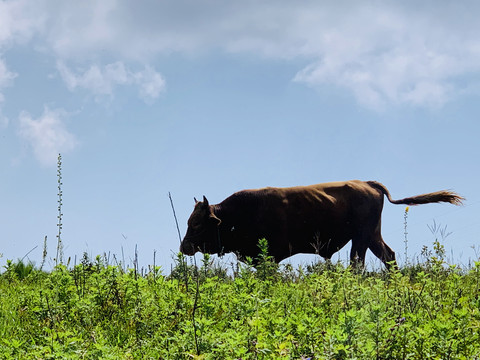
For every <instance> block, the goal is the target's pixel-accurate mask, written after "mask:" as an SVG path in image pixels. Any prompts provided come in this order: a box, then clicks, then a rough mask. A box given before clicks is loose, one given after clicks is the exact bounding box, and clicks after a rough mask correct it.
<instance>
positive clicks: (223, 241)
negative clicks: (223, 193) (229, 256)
mask: <svg viewBox="0 0 480 360" xmlns="http://www.w3.org/2000/svg"><path fill="white" fill-rule="evenodd" d="M212 210H213V213H214V214H215V216H216V217H218V218H219V219H220V220H221V223H220V225H219V227H218V239H217V241H218V242H219V244H220V246H221V247H222V249H223V252H224V253H228V252H232V251H236V250H237V249H235V248H233V247H232V245H233V244H232V241H231V240H232V231H231V224H230V219H229V217H228V214H227V212H226V211H225V210H224V209H223V208H222V206H221V205H220V204H217V205H212Z"/></svg>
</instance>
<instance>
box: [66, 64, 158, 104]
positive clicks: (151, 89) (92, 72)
mask: <svg viewBox="0 0 480 360" xmlns="http://www.w3.org/2000/svg"><path fill="white" fill-rule="evenodd" d="M57 69H58V71H59V73H60V75H61V77H62V79H63V81H64V82H65V84H66V85H67V88H68V89H69V90H70V91H74V90H76V89H78V88H82V89H86V90H89V91H91V92H92V93H93V94H94V95H96V96H97V98H98V97H101V96H108V97H113V93H114V89H115V87H117V86H121V85H136V86H137V87H138V88H139V96H140V97H141V98H142V99H144V100H145V101H146V102H149V101H151V100H154V99H156V98H158V97H159V96H160V93H161V92H163V91H164V89H165V80H164V78H163V76H162V75H161V74H160V73H158V72H156V71H155V70H154V69H153V68H152V67H150V66H146V67H145V68H144V69H143V70H141V71H137V72H134V71H131V70H129V69H128V68H127V67H126V66H125V65H124V64H123V62H120V61H118V62H115V63H112V64H108V65H106V66H104V67H100V66H98V65H91V66H90V68H88V69H87V70H79V71H77V72H74V71H72V70H71V69H70V68H68V67H67V66H66V65H65V63H64V62H62V61H59V62H58V63H57Z"/></svg>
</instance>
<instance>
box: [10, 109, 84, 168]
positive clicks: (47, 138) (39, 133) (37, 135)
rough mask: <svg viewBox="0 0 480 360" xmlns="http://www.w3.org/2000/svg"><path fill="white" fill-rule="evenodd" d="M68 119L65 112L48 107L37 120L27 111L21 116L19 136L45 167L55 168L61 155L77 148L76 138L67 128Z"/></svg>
mask: <svg viewBox="0 0 480 360" xmlns="http://www.w3.org/2000/svg"><path fill="white" fill-rule="evenodd" d="M66 117H67V113H66V112H65V111H64V110H61V109H56V110H51V109H49V108H47V107H46V108H45V109H44V112H43V114H42V115H41V116H40V117H39V118H37V119H34V118H32V116H31V115H30V114H29V113H27V112H25V111H24V112H22V113H21V114H20V116H19V123H20V128H19V135H20V136H21V137H22V138H23V139H24V140H25V141H26V142H27V143H28V144H29V146H30V147H31V149H32V151H33V154H34V155H35V157H36V158H37V160H38V161H39V162H40V163H41V164H42V165H44V166H54V165H55V164H56V160H57V156H58V154H59V153H64V152H69V151H71V150H73V149H74V148H75V147H76V146H77V143H78V142H77V140H76V138H75V136H74V135H73V134H72V133H70V132H69V131H68V130H67V128H66V126H65V121H64V120H65V118H66Z"/></svg>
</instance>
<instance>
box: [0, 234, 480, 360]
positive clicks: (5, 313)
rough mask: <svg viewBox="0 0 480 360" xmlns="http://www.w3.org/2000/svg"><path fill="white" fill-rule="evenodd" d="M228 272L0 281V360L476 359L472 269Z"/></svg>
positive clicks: (476, 282)
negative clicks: (388, 271) (0, 359)
mask: <svg viewBox="0 0 480 360" xmlns="http://www.w3.org/2000/svg"><path fill="white" fill-rule="evenodd" d="M260 246H261V248H262V252H261V255H260V263H259V265H258V266H257V269H256V270H255V269H254V268H253V267H252V266H250V265H248V264H242V263H238V264H233V265H232V266H230V267H229V268H228V269H227V267H226V266H220V265H219V264H218V263H217V262H213V261H212V259H211V258H210V257H209V256H208V255H206V256H204V258H203V260H202V262H201V264H199V266H196V265H195V264H191V263H190V264H189V263H187V261H186V259H185V258H184V257H183V256H182V255H178V258H177V259H176V266H175V267H174V268H173V270H172V271H171V273H170V274H168V275H166V274H163V273H162V270H161V269H160V268H159V267H158V266H150V267H149V268H148V270H147V271H139V269H138V268H137V267H136V266H135V264H134V266H133V267H131V268H125V266H124V264H121V263H119V264H117V263H116V264H111V263H110V262H111V261H110V260H109V259H108V257H107V256H97V257H96V258H95V259H89V257H88V256H87V255H84V257H83V259H82V261H81V263H80V264H77V265H74V266H71V267H67V266H65V265H64V264H58V265H57V266H56V267H55V268H54V269H53V270H52V271H50V272H45V271H42V270H41V269H40V268H37V267H35V266H33V265H32V264H24V263H23V262H22V261H17V262H12V261H9V262H8V263H7V265H6V268H5V269H4V271H3V273H2V274H1V275H0V339H1V340H0V358H2V359H478V358H480V336H479V334H480V297H479V295H480V262H475V263H474V264H472V265H471V266H469V268H467V269H462V268H459V267H457V266H454V265H447V264H446V263H445V260H444V256H443V255H444V254H443V253H442V247H441V244H439V243H438V242H437V244H436V245H434V247H433V249H432V250H428V249H427V251H426V252H425V253H424V255H425V256H427V255H428V258H426V259H425V261H423V262H421V263H418V264H415V265H408V266H405V267H403V268H401V269H397V270H394V271H392V272H390V273H387V272H384V271H380V270H377V271H370V272H367V271H353V270H352V269H351V268H350V267H345V266H344V265H342V264H341V263H338V264H331V263H325V262H319V263H317V264H312V265H309V266H304V267H299V268H298V269H293V268H292V267H291V266H288V265H287V266H280V267H279V266H278V265H277V264H275V263H274V262H272V261H271V258H270V257H269V256H268V250H267V244H266V242H264V241H263V242H261V243H260Z"/></svg>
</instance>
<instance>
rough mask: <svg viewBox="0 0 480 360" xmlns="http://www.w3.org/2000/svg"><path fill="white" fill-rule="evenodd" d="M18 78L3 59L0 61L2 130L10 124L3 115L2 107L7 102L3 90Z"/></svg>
mask: <svg viewBox="0 0 480 360" xmlns="http://www.w3.org/2000/svg"><path fill="white" fill-rule="evenodd" d="M16 77H17V74H16V73H14V72H11V71H10V70H8V68H7V66H6V65H5V62H4V61H3V59H0V129H1V128H6V127H7V126H8V122H9V121H8V118H7V117H6V116H4V115H3V113H2V105H3V102H4V100H5V97H4V95H3V93H2V90H3V89H4V88H5V87H7V86H10V85H11V84H12V82H13V79H15V78H16Z"/></svg>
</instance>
